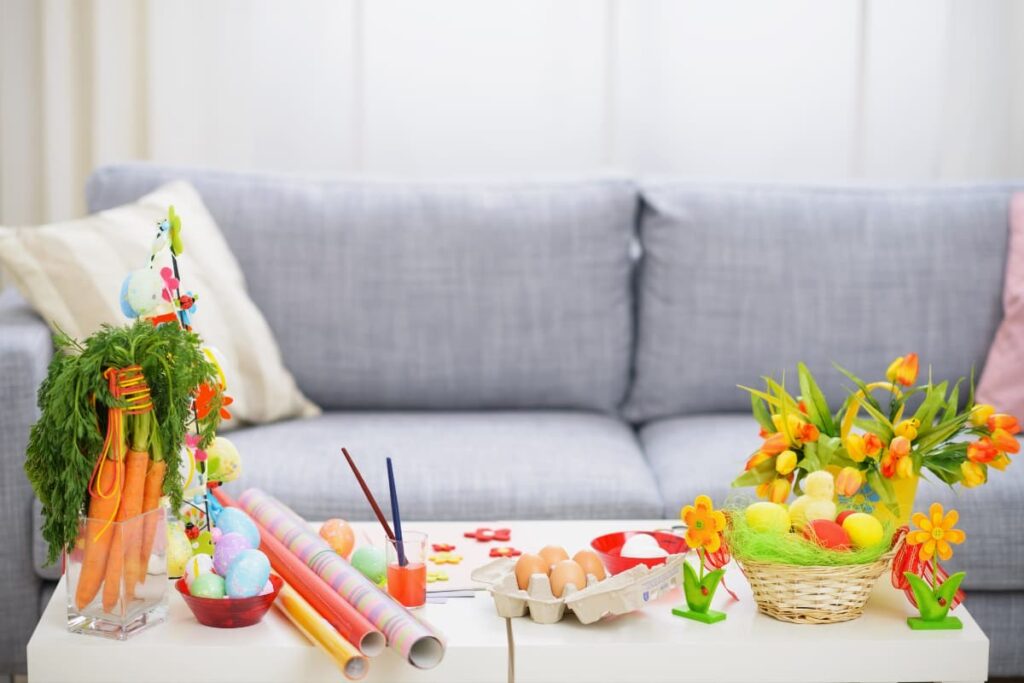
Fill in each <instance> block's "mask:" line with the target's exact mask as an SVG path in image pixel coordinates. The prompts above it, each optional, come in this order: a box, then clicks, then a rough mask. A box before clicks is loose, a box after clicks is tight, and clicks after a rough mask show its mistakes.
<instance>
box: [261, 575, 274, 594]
mask: <svg viewBox="0 0 1024 683" xmlns="http://www.w3.org/2000/svg"><path fill="white" fill-rule="evenodd" d="M273 592H274V584H272V583H270V579H267V582H266V583H265V584H263V590H261V591H260V595H270V594H271V593H273Z"/></svg>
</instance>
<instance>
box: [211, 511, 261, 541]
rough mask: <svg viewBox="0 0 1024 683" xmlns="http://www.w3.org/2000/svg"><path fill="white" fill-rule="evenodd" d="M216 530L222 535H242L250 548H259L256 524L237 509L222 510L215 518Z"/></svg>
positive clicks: (258, 531) (258, 533) (258, 534)
mask: <svg viewBox="0 0 1024 683" xmlns="http://www.w3.org/2000/svg"><path fill="white" fill-rule="evenodd" d="M217 528H218V529H220V531H221V533H222V535H226V534H242V535H243V536H245V538H246V540H247V541H249V547H250V548H258V547H260V530H259V529H257V528H256V523H255V522H253V521H252V519H250V518H249V515H247V514H245V513H244V512H242V511H241V510H239V509H237V508H224V509H223V510H221V512H220V514H219V515H218V516H217Z"/></svg>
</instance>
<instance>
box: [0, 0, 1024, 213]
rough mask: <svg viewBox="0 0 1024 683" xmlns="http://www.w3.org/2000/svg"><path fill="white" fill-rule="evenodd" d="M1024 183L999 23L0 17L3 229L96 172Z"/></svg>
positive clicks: (1022, 90)
mask: <svg viewBox="0 0 1024 683" xmlns="http://www.w3.org/2000/svg"><path fill="white" fill-rule="evenodd" d="M126 160H153V161H156V162H160V163H167V164H183V165H201V166H217V167H226V168H243V169H260V170H268V171H283V172H291V173H305V174H318V175H323V174H330V175H356V174H358V175H375V176H399V177H450V176H459V177H481V176H523V175H540V174H543V175H548V174H565V173H578V172H594V171H599V170H600V171H606V170H612V171H621V172H625V173H630V174H634V175H651V174H655V175H664V174H674V175H683V176H688V177H704V178H725V179H733V178H742V179H759V180H780V181H798V180H804V181H817V182H833V181H848V180H869V181H912V182H913V181H932V180H963V179H986V178H1001V177H1009V176H1015V175H1016V176H1020V175H1024V3H1021V2H1015V1H1014V0H945V1H935V0H901V1H900V2H891V1H886V0H830V1H829V2H821V0H718V1H717V2H698V1H696V0H693V1H690V0H559V1H558V2H550V0H500V1H495V0H431V1H430V2H422V1H421V0H297V1H295V2H284V1H283V0H282V1H279V2H270V1H269V0H262V1H257V0H219V1H217V2H210V1H209V0H0V223H8V224H10V223H32V222H39V221H44V220H56V219H62V218H67V217H72V216H76V215H80V214H81V213H82V212H83V211H84V205H83V198H82V195H83V186H84V182H85V178H86V177H87V176H88V174H89V172H90V171H91V170H92V169H93V168H94V167H96V166H97V165H100V164H104V163H111V162H118V161H126Z"/></svg>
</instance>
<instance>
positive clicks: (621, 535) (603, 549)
mask: <svg viewBox="0 0 1024 683" xmlns="http://www.w3.org/2000/svg"><path fill="white" fill-rule="evenodd" d="M637 534H647V535H648V536H654V539H655V540H656V541H658V545H660V546H661V547H662V548H664V549H665V550H667V551H668V554H669V555H676V554H678V553H685V552H686V551H687V550H689V549H690V547H689V546H688V545H686V541H685V540H684V539H683V537H682V536H676V535H675V534H666V533H665V532H663V531H617V532H615V533H614V534H605V535H604V536H598V537H597V538H595V539H594V540H593V541H591V542H590V547H591V548H593V549H594V551H595V552H596V553H597V555H598V557H600V558H601V562H603V563H604V567H605V569H607V570H608V571H609V572H611V573H612V574H618V573H619V572H624V571H626V570H627V569H632V568H633V567H635V566H637V565H638V564H645V565H647V566H648V567H657V566H658V565H659V564H665V558H664V557H652V558H640V557H622V556H621V555H619V552H620V551H621V550H622V546H623V544H625V542H626V539H627V538H629V537H630V536H636V535H637Z"/></svg>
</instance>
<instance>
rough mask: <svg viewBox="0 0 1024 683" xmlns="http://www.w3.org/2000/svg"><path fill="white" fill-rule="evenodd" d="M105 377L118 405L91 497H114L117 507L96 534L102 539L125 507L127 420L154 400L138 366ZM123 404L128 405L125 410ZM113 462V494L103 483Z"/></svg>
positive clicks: (112, 408) (114, 407)
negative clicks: (101, 483)
mask: <svg viewBox="0 0 1024 683" xmlns="http://www.w3.org/2000/svg"><path fill="white" fill-rule="evenodd" d="M103 377H104V378H105V379H106V380H107V382H108V386H109V387H110V394H111V395H112V396H113V397H114V405H112V406H110V409H109V411H108V413H107V435H106V438H105V439H104V441H103V451H102V452H101V453H100V457H99V458H97V459H96V465H95V466H93V468H92V475H91V476H90V477H89V487H88V491H89V495H90V496H92V497H94V498H102V499H104V500H106V499H108V498H111V497H114V498H115V500H116V503H117V504H116V505H114V512H113V513H112V514H111V516H110V519H108V520H107V523H106V524H104V525H103V528H102V529H100V530H99V532H98V533H97V534H96V537H95V539H93V540H97V539H99V537H100V536H102V535H103V532H105V531H106V530H107V528H108V527H109V526H110V524H111V523H112V522H113V521H114V518H115V517H116V516H117V508H118V507H119V506H120V503H121V500H120V499H121V488H122V484H123V480H124V458H125V436H124V416H125V415H142V414H143V413H148V412H149V411H151V410H152V409H153V401H152V397H151V396H150V393H149V385H147V384H146V378H145V377H144V376H143V374H142V368H141V367H139V366H138V365H130V366H128V367H126V368H120V369H118V368H107V369H106V370H105V371H104V372H103ZM121 403H124V404H126V407H122V406H121ZM110 461H112V462H113V465H114V482H113V484H112V486H111V487H110V489H109V490H106V491H104V490H102V489H101V488H100V486H99V481H100V480H102V473H103V468H104V467H107V466H108V464H109V462H110Z"/></svg>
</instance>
